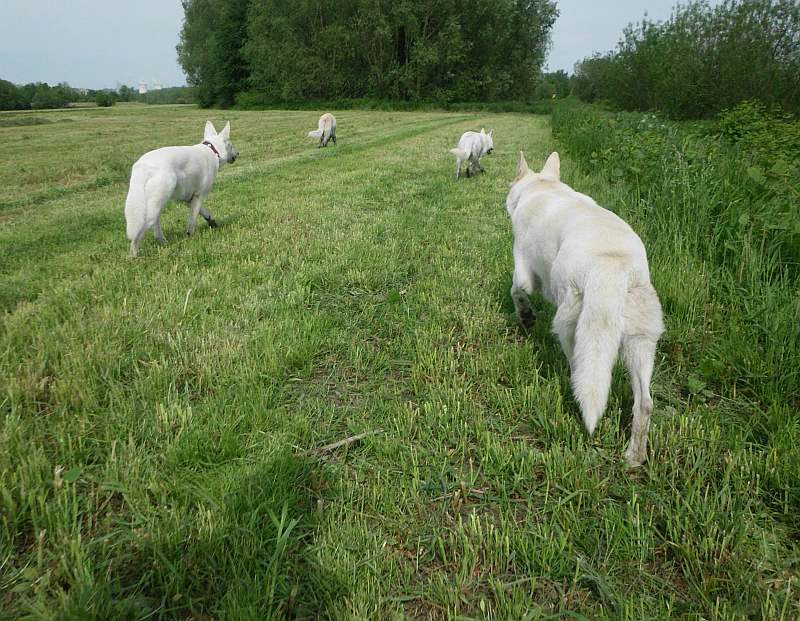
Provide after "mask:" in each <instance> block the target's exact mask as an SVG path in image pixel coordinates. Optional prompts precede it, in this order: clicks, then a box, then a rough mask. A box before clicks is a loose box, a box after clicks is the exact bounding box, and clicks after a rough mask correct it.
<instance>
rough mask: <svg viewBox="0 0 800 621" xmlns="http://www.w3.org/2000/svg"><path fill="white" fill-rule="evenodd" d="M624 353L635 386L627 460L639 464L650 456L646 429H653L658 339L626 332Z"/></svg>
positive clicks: (631, 464) (633, 464)
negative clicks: (653, 378) (653, 386)
mask: <svg viewBox="0 0 800 621" xmlns="http://www.w3.org/2000/svg"><path fill="white" fill-rule="evenodd" d="M622 355H623V358H624V360H625V367H626V368H627V369H628V375H629V376H630V382H631V389H632V390H633V423H632V425H631V440H630V442H629V443H628V448H627V450H626V451H625V461H626V462H628V465H629V466H632V467H636V466H641V465H642V464H643V463H644V460H645V458H646V457H647V433H648V431H649V429H650V415H651V414H652V413H653V399H652V397H651V396H650V379H651V378H652V375H653V364H654V362H655V355H656V342H655V340H653V339H652V338H649V337H646V336H625V338H624V340H623V342H622Z"/></svg>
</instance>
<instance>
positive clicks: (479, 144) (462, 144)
mask: <svg viewBox="0 0 800 621" xmlns="http://www.w3.org/2000/svg"><path fill="white" fill-rule="evenodd" d="M493 133H494V130H493V129H491V130H489V133H488V134H487V133H486V130H484V129H483V128H482V127H481V131H480V133H478V132H464V133H463V134H462V135H461V139H460V140H459V141H458V146H457V147H455V148H454V149H450V153H452V154H453V155H455V156H456V179H458V176H459V174H460V173H461V163H462V162H469V164H467V177H470V176H472V174H473V173H475V172H477V171H478V170H479V171H480V172H486V171H485V170H484V169H483V166H481V158H482V157H483V156H484V155H488V154H489V153H491V152H492V151H494V140H493V139H492V134H493ZM473 169H476V170H473Z"/></svg>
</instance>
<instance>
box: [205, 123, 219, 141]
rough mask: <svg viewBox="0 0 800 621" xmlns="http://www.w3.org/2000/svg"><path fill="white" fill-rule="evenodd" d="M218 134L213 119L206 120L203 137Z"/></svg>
mask: <svg viewBox="0 0 800 621" xmlns="http://www.w3.org/2000/svg"><path fill="white" fill-rule="evenodd" d="M216 135H217V130H216V129H215V128H214V124H213V123H212V122H211V121H206V128H205V130H204V131H203V138H213V137H214V136H216Z"/></svg>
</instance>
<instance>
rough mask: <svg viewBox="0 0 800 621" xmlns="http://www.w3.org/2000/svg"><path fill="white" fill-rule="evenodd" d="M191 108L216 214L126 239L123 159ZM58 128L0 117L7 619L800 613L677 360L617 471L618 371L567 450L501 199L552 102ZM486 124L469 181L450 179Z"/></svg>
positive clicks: (730, 439) (663, 368)
mask: <svg viewBox="0 0 800 621" xmlns="http://www.w3.org/2000/svg"><path fill="white" fill-rule="evenodd" d="M207 114H211V115H212V118H213V120H214V121H215V122H217V124H218V126H219V125H220V122H223V121H224V119H228V118H229V119H231V122H232V137H233V141H234V144H236V146H237V148H238V149H239V150H240V152H241V154H242V157H241V159H240V160H239V161H237V163H236V164H234V165H233V166H231V167H228V168H226V169H224V170H223V172H222V173H221V174H220V176H219V177H218V179H217V185H216V187H215V189H214V191H213V193H212V195H211V198H210V199H209V202H208V203H207V206H208V207H209V209H210V210H211V211H212V212H213V213H214V214H215V216H216V217H217V219H218V221H220V223H221V227H220V228H219V229H217V230H214V231H211V230H209V229H207V228H206V227H205V226H204V225H203V226H198V234H197V235H196V236H195V237H194V238H192V239H186V238H185V237H184V236H183V229H184V226H185V215H186V212H185V208H184V207H183V206H174V205H173V206H171V207H169V208H168V210H167V212H166V213H165V216H164V219H163V223H164V232H165V235H166V237H167V239H168V241H169V245H168V246H166V247H165V248H160V247H158V246H157V245H156V243H155V242H154V240H153V238H152V235H150V234H148V236H147V237H146V238H145V242H144V243H143V245H142V249H141V258H140V259H139V260H136V261H129V260H127V259H126V258H125V255H126V251H127V240H126V239H125V235H124V221H123V218H122V207H123V203H124V197H125V192H126V190H127V187H126V180H127V174H128V170H129V167H130V165H131V163H132V162H133V161H134V160H135V159H136V157H138V155H140V154H141V153H142V152H144V151H146V150H147V149H150V148H154V147H155V146H159V145H163V144H190V143H193V142H196V141H197V140H198V139H199V136H200V133H201V131H202V125H203V122H204V121H205V118H206V116H207ZM2 118H4V117H0V120H2ZM48 118H49V119H50V120H53V122H52V123H47V124H43V125H36V126H25V127H5V128H4V127H3V126H2V125H0V135H2V137H3V140H4V145H5V146H4V149H5V153H6V154H8V155H10V157H8V158H5V159H4V160H3V161H2V163H0V248H1V249H2V252H1V253H0V257H2V258H0V309H2V311H3V313H4V314H3V315H2V318H1V321H2V324H1V325H2V329H1V330H2V331H1V332H0V388H1V389H2V390H1V391H0V415H2V419H0V618H9V619H10V618H19V617H21V616H24V615H28V616H29V617H30V618H54V619H55V618H71V619H85V618H96V619H109V618H130V619H137V618H145V617H148V615H149V618H194V619H209V618H231V619H239V618H241V619H262V618H265V617H266V616H269V615H271V616H274V617H275V618H283V617H289V618H293V617H298V618H306V619H317V618H337V619H351V618H363V619H390V618H398V619H400V618H422V619H424V618H495V619H522V618H529V619H537V618H546V617H547V615H553V614H555V615H556V617H554V618H558V616H557V615H558V614H559V613H561V614H568V613H570V614H571V616H569V615H568V617H569V618H582V617H580V616H576V615H584V616H585V617H588V618H614V619H617V618H628V619H643V618H666V617H667V616H669V615H670V614H674V615H679V614H685V615H687V616H689V617H691V618H699V617H701V616H702V617H705V618H714V617H725V618H731V617H736V616H737V615H738V616H742V617H744V616H750V617H751V618H752V617H759V616H760V615H764V616H769V617H771V618H778V617H776V616H775V614H778V615H780V614H783V615H784V618H791V617H792V615H794V614H797V613H798V609H797V603H796V600H792V599H791V596H792V593H793V589H796V582H794V583H793V582H792V580H793V577H792V576H793V574H792V573H791V570H789V569H786V567H787V566H786V565H785V564H784V562H783V560H782V557H783V555H785V554H787V553H788V552H791V550H792V548H791V546H790V545H787V544H786V543H785V537H786V532H785V531H784V530H783V527H782V525H781V523H780V520H778V519H776V517H775V516H776V514H777V513H778V512H779V510H778V509H777V508H775V507H766V506H765V505H764V504H763V502H762V501H761V500H760V499H759V497H758V495H757V493H755V491H754V490H752V489H751V488H750V487H748V486H751V485H753V482H752V481H750V480H749V474H750V471H749V470H747V460H748V459H750V460H751V461H752V460H753V459H754V456H753V455H752V454H749V453H748V449H747V447H746V446H744V445H742V444H741V443H739V442H738V436H737V435H736V433H735V431H732V432H728V431H723V429H722V427H721V424H720V423H719V422H718V421H713V420H710V421H707V422H700V421H698V420H697V418H696V417H695V415H694V414H695V413H694V412H693V411H692V410H691V408H689V407H685V404H682V403H681V402H680V401H676V400H675V397H674V396H673V392H674V391H673V388H672V379H671V378H672V376H673V374H675V373H678V372H679V371H678V370H676V369H674V368H672V367H670V366H669V364H668V362H667V361H665V360H664V359H663V357H662V359H661V361H660V362H659V368H658V369H657V375H656V380H655V386H654V396H655V398H656V401H657V404H656V407H657V409H659V408H660V409H661V412H660V413H659V412H657V414H656V418H655V421H654V429H653V433H652V440H651V441H652V444H653V450H654V458H653V460H652V461H651V463H650V464H649V465H648V466H647V467H646V468H645V469H643V470H642V471H641V472H637V473H635V474H630V473H628V472H627V471H626V470H625V468H624V466H623V463H622V460H621V454H622V450H623V448H624V442H625V438H626V433H627V431H626V429H625V428H623V426H622V425H621V423H620V421H621V420H622V421H623V422H624V423H626V424H627V420H628V412H629V410H630V398H629V392H628V388H627V386H626V383H625V379H624V378H623V377H622V376H620V377H618V378H616V380H615V383H614V389H613V396H612V399H611V402H610V404H609V410H608V412H607V414H606V417H605V418H604V420H603V422H602V423H601V425H600V427H599V429H598V433H597V434H596V436H595V437H594V438H592V439H591V440H589V439H587V438H586V437H585V435H584V434H583V432H582V430H581V427H580V423H579V422H578V420H577V419H576V416H575V413H576V409H575V406H574V404H573V403H572V402H571V399H570V397H569V396H568V395H569V391H568V379H567V365H566V361H565V360H564V359H563V356H562V355H561V353H560V350H559V349H558V345H557V342H556V340H555V339H554V338H553V337H551V336H550V335H549V330H548V323H549V318H550V317H551V314H550V313H549V312H548V313H545V314H544V315H543V317H542V321H541V322H540V323H539V324H538V325H537V327H536V328H535V329H534V330H533V331H532V332H531V333H530V334H528V333H525V332H524V331H522V330H521V329H519V328H518V327H517V326H516V324H515V322H514V319H513V307H512V304H511V302H510V299H509V298H508V289H509V287H510V270H511V257H510V239H511V235H510V227H509V225H508V222H507V218H506V215H505V209H504V198H505V192H506V190H507V187H508V182H509V181H510V179H511V177H512V176H513V171H514V163H515V158H516V153H517V151H518V150H519V149H522V148H524V149H525V150H526V154H527V155H528V156H529V157H528V160H529V162H531V164H532V165H539V164H541V162H542V161H543V159H544V157H545V156H546V155H547V153H548V152H549V150H551V148H552V147H553V144H552V141H551V138H550V133H549V128H548V123H547V119H546V118H545V117H531V116H524V115H511V114H504V115H488V116H476V115H468V114H432V113H374V112H341V113H338V114H337V119H338V121H339V138H340V140H339V146H338V147H335V148H334V147H329V148H327V149H324V150H317V149H315V148H314V147H313V145H312V144H311V141H310V140H306V139H305V138H304V134H305V132H306V131H308V130H309V129H313V128H314V127H315V126H316V119H317V115H316V114H314V113H307V112H231V113H230V114H222V113H220V112H205V111H199V110H195V109H193V108H127V109H126V108H116V109H112V110H97V111H90V112H86V111H81V112H80V113H78V112H74V113H70V112H64V113H58V115H55V114H54V115H52V116H51V117H48ZM65 119H70V120H65ZM482 125H483V126H485V127H486V128H487V129H489V128H490V127H491V128H494V129H495V136H496V138H495V141H496V146H497V149H496V151H495V153H494V154H493V155H492V156H490V157H488V158H487V159H486V160H485V167H486V169H487V171H488V172H487V174H485V175H482V176H480V177H479V178H477V179H466V180H461V181H459V182H456V181H455V180H454V179H453V161H452V158H451V156H450V155H449V154H448V153H447V149H448V148H450V147H451V146H453V145H454V144H455V143H456V141H457V138H458V136H459V135H460V134H461V132H463V131H465V130H467V129H476V128H480V127H481V126H482ZM15 163H16V164H15ZM570 168H571V166H570V162H569V159H568V158H567V159H565V161H564V163H563V164H562V170H564V171H565V176H566V177H567V181H569V182H574V183H575V184H576V186H578V187H579V188H580V189H586V190H590V189H591V190H592V191H593V192H594V193H596V194H597V195H598V197H599V198H602V199H604V200H605V201H606V203H607V204H612V205H613V200H614V194H613V190H612V189H611V188H609V187H608V186H606V185H604V184H603V182H602V180H598V179H591V178H586V177H582V176H581V175H580V174H579V173H578V172H577V171H576V170H574V167H572V170H570ZM20 169H23V170H22V171H20ZM55 187H58V188H60V189H59V190H58V191H56V190H54V189H53V188H55ZM645 241H646V242H647V241H648V240H645ZM665 404H667V405H666V406H665ZM665 409H666V412H665ZM379 429H381V430H382V432H381V433H376V434H374V435H370V436H368V437H366V438H365V439H363V440H362V441H360V442H357V443H353V444H352V445H348V446H346V447H344V448H341V449H338V450H336V451H333V452H328V453H324V454H322V455H320V454H317V453H314V452H311V450H312V449H314V448H316V447H320V446H323V445H326V444H329V443H332V442H335V441H337V440H340V439H344V438H347V437H349V436H353V435H355V434H359V433H362V432H371V431H376V430H379ZM755 485H756V486H757V485H758V482H757V481H756V482H755ZM748 490H751V491H754V493H755V495H754V496H752V497H749V496H748V495H747V493H746V492H747V491H748ZM794 549H795V550H796V548H794ZM785 572H789V573H785ZM792 606H794V608H792ZM572 613H574V614H572ZM565 618H567V617H565Z"/></svg>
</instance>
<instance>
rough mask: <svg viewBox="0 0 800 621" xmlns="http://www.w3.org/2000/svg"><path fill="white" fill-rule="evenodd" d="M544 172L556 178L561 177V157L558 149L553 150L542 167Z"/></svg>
mask: <svg viewBox="0 0 800 621" xmlns="http://www.w3.org/2000/svg"><path fill="white" fill-rule="evenodd" d="M542 174H543V175H548V176H550V177H555V178H556V179H559V180H560V179H561V158H559V157H558V151H553V152H552V153H551V154H550V157H548V158H547V161H546V162H545V163H544V167H543V168H542Z"/></svg>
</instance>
